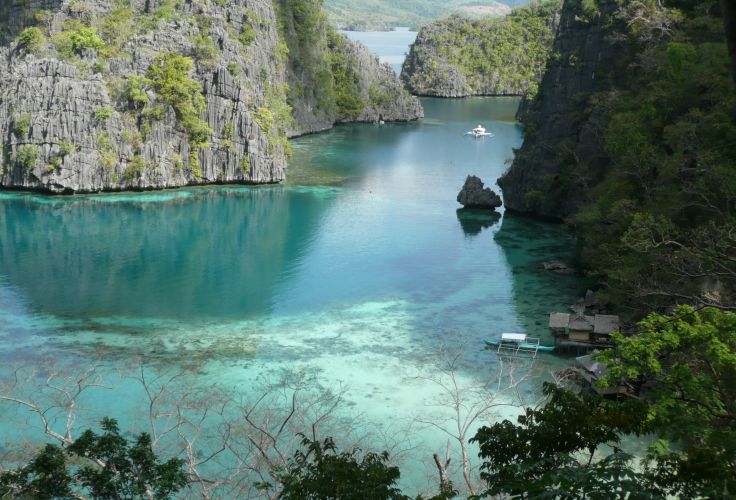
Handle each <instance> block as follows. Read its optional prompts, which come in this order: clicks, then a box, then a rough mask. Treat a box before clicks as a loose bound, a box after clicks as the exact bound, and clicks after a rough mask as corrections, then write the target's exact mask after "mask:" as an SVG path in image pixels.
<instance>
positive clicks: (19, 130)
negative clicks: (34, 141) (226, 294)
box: [13, 114, 31, 138]
mask: <svg viewBox="0 0 736 500" xmlns="http://www.w3.org/2000/svg"><path fill="white" fill-rule="evenodd" d="M30 131H31V115H28V114H23V115H19V116H16V117H15V118H14V119H13V132H14V133H15V135H17V136H18V137H20V138H23V137H28V132H30Z"/></svg>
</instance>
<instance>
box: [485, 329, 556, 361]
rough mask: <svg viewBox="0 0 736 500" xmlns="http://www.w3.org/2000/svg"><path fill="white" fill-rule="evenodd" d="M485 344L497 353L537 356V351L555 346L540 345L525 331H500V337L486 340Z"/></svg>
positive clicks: (546, 350) (550, 350)
mask: <svg viewBox="0 0 736 500" xmlns="http://www.w3.org/2000/svg"><path fill="white" fill-rule="evenodd" d="M485 343H486V346H488V348H489V349H491V350H495V351H496V352H498V353H499V354H505V355H511V356H518V355H522V354H526V355H530V356H531V357H532V358H535V357H537V353H538V352H552V351H554V350H555V348H556V347H557V346H553V345H549V346H548V345H541V344H540V343H539V339H538V338H536V337H527V335H526V334H525V333H502V334H501V338H499V339H493V340H486V341H485Z"/></svg>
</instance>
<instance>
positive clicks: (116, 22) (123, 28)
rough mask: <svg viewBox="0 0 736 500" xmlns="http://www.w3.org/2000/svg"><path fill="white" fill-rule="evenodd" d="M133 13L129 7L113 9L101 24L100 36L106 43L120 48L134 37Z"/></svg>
mask: <svg viewBox="0 0 736 500" xmlns="http://www.w3.org/2000/svg"><path fill="white" fill-rule="evenodd" d="M133 26H134V25H133V11H132V10H131V9H130V8H129V7H120V8H117V9H113V10H112V11H110V13H109V14H108V15H107V16H105V18H104V19H103V20H102V22H101V23H100V36H101V37H102V39H103V40H105V42H107V43H108V44H110V45H112V46H114V47H120V45H122V44H123V43H125V42H126V41H127V40H129V39H130V38H131V37H132V36H133Z"/></svg>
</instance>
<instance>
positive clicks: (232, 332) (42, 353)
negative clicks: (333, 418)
mask: <svg viewBox="0 0 736 500" xmlns="http://www.w3.org/2000/svg"><path fill="white" fill-rule="evenodd" d="M423 103H424V106H425V111H426V116H427V117H426V119H424V120H422V121H420V122H417V123H411V124H391V125H385V126H373V125H350V126H341V127H337V128H335V129H334V130H332V131H329V132H326V133H322V134H318V135H312V136H307V137H303V138H300V139H297V140H294V141H293V144H294V156H293V158H292V159H291V161H290V167H289V180H288V182H287V183H285V184H283V185H278V186H254V187H250V186H222V187H207V188H192V189H180V190H172V191H165V192H158V193H123V194H106V195H97V196H73V197H44V196H39V195H34V194H28V193H15V192H6V193H0V360H2V363H3V366H4V367H5V368H6V369H7V367H10V366H15V365H18V364H21V365H23V364H25V365H26V366H36V365H40V364H43V363H47V362H49V360H50V359H53V360H56V361H59V360H61V361H64V360H67V361H70V362H73V363H76V364H78V365H80V366H81V365H83V364H84V361H85V360H88V359H89V358H90V357H91V356H92V355H93V354H94V353H95V352H97V351H98V350H100V349H103V350H104V351H105V352H106V354H105V366H106V367H107V368H109V369H111V370H116V369H118V370H124V369H125V364H126V362H127V360H129V359H131V358H141V359H143V362H144V364H146V365H150V366H156V367H178V366H184V365H189V364H195V363H196V364H197V365H198V367H199V368H198V372H197V373H198V375H197V376H196V377H199V380H196V377H195V382H201V383H202V384H209V383H213V382H217V383H218V384H220V385H221V386H222V387H224V388H225V389H226V390H227V391H230V393H231V394H233V395H234V396H247V395H248V394H249V391H251V387H252V386H253V383H254V382H253V381H254V380H256V379H258V378H262V379H264V378H265V379H268V378H269V377H276V376H277V374H278V373H279V372H280V371H281V370H282V369H286V368H288V369H299V370H305V371H308V372H309V373H312V374H314V375H315V377H316V378H317V379H318V380H319V381H320V382H321V383H322V384H323V385H324V386H326V387H332V388H335V387H338V386H343V387H345V389H346V391H347V392H346V394H345V403H344V405H343V406H342V409H341V410H340V411H343V412H344V413H345V414H346V415H347V414H349V415H352V416H359V418H358V420H359V421H360V422H361V425H363V424H362V422H365V425H366V426H368V425H370V426H373V427H374V428H375V429H379V430H380V429H389V428H390V429H394V430H396V429H400V428H402V426H405V425H406V426H408V425H409V424H411V423H412V422H413V421H414V418H415V417H416V416H417V415H418V414H425V415H426V414H428V412H435V411H436V412H438V415H439V414H443V413H442V412H443V411H444V410H442V409H441V408H435V407H431V406H428V405H429V404H430V403H431V402H432V401H433V398H436V397H437V387H436V386H434V385H433V384H431V383H427V382H422V381H421V380H418V379H416V378H413V377H414V376H415V375H417V374H426V373H427V372H428V371H429V372H430V373H431V366H430V365H429V364H428V359H433V356H434V353H435V352H436V351H437V349H438V348H439V347H440V346H442V345H445V344H451V345H452V346H453V347H454V348H456V349H459V350H460V352H461V353H462V355H463V358H464V359H465V360H466V361H467V364H466V365H464V367H463V368H462V370H461V371H460V377H461V380H466V381H468V383H470V381H471V380H473V378H474V377H486V376H492V375H493V373H494V372H495V371H496V370H498V360H497V359H496V358H495V357H494V356H493V355H491V354H490V353H489V352H487V351H484V350H482V346H483V339H484V338H488V337H493V336H496V335H498V334H499V333H500V332H502V331H526V332H528V333H530V334H536V335H540V336H542V337H543V338H548V337H547V331H546V327H545V325H546V319H547V314H548V313H549V312H550V311H552V310H555V309H559V308H564V307H566V306H567V304H569V303H570V302H571V301H573V300H574V299H575V298H576V297H578V296H579V295H580V293H581V289H580V286H581V284H580V282H579V281H578V279H576V278H575V277H565V276H559V275H556V274H553V273H548V272H545V271H544V270H543V268H542V262H543V261H545V260H548V259H551V258H561V259H563V260H565V259H569V258H570V255H571V250H572V247H573V245H574V241H573V239H572V236H571V234H570V233H568V232H567V231H566V230H565V229H564V228H563V227H562V226H559V225H554V224H548V223H544V222H539V221H534V220H530V219H525V218H521V217H517V216H512V215H509V214H503V215H500V216H486V217H479V216H477V215H474V214H470V215H464V214H463V213H462V212H458V211H457V210H458V208H459V206H458V204H457V203H456V202H455V197H456V195H457V192H458V190H459V189H460V187H461V186H462V184H463V181H464V179H465V177H466V175H468V174H476V175H479V176H481V178H482V179H484V180H485V181H486V182H489V183H493V181H494V180H495V179H496V178H497V177H498V176H499V175H500V174H501V173H502V172H503V171H504V170H505V168H506V162H507V160H508V159H509V158H510V157H511V155H512V148H514V147H518V146H519V145H520V143H521V130H520V127H519V126H518V125H517V123H516V122H515V121H514V112H515V109H516V106H517V101H516V100H514V99H503V98H483V99H465V100H433V99H425V100H424V101H423ZM477 123H483V124H485V126H486V127H487V128H488V129H489V130H490V131H491V132H493V134H494V137H492V138H486V139H482V140H475V139H472V138H470V137H467V136H464V135H463V132H464V131H466V130H468V129H470V128H472V127H473V126H475V125H476V124H477ZM566 363H567V360H565V359H562V358H556V357H553V356H543V357H541V358H540V359H539V360H538V362H537V364H538V366H539V367H541V371H542V372H546V371H548V370H551V369H554V368H557V367H560V366H562V365H564V364H566ZM540 383H541V379H538V380H535V381H534V382H533V383H531V384H527V385H526V386H525V388H524V391H525V394H526V396H527V397H528V401H531V400H533V398H534V397H535V395H536V394H537V392H538V388H539V384H540ZM103 392H104V393H102V394H100V395H97V396H95V398H93V399H92V400H89V401H87V402H86V408H87V411H88V412H89V414H88V415H89V419H88V421H91V420H92V417H91V415H104V414H112V415H114V416H117V417H118V418H119V419H121V421H122V422H124V426H125V428H126V429H129V430H135V429H138V428H140V422H139V421H137V420H136V417H135V416H134V408H136V407H137V405H138V404H139V401H137V400H136V398H137V397H138V396H140V395H139V394H138V395H136V394H135V393H134V391H133V392H126V386H125V384H123V385H120V386H119V387H118V388H117V389H115V390H110V391H103ZM504 411H505V413H500V414H499V416H498V417H497V418H500V417H501V416H503V415H506V416H508V415H513V414H514V413H515V412H516V411H518V410H517V409H514V408H511V409H505V410H504ZM3 412H5V413H3ZM11 413H12V412H10V410H9V409H8V407H7V405H6V406H0V422H6V424H5V425H3V424H0V437H1V438H2V440H0V442H3V443H5V447H7V448H12V446H13V443H15V442H16V441H17V440H18V438H20V437H21V436H22V437H23V438H27V439H33V438H34V437H33V436H34V434H33V431H32V429H31V427H29V426H19V422H20V421H23V422H25V420H24V419H25V418H27V417H22V416H19V415H18V414H16V413H12V415H11ZM3 415H5V417H3ZM11 417H12V418H11ZM80 422H82V420H80ZM80 425H81V424H80ZM414 427H415V428H416V427H417V426H416V425H414ZM19 429H21V430H22V432H21V431H19ZM37 437H38V436H37V435H36V438H37ZM445 442H446V437H444V436H442V435H441V434H438V433H437V432H430V431H429V430H427V429H424V428H421V426H419V428H417V429H416V434H415V440H414V441H413V442H412V444H411V446H407V448H411V450H409V451H407V454H406V466H405V467H404V473H405V478H404V481H405V484H406V485H408V486H409V487H412V488H415V489H417V490H421V489H422V487H423V485H424V484H426V480H425V477H426V476H427V475H431V474H432V467H433V464H432V458H431V453H432V452H433V451H442V450H443V449H444V443H445ZM368 444H370V443H368Z"/></svg>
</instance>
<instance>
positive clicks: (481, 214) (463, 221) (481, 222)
mask: <svg viewBox="0 0 736 500" xmlns="http://www.w3.org/2000/svg"><path fill="white" fill-rule="evenodd" d="M455 214H456V215H457V220H458V222H460V227H462V228H463V232H464V233H465V236H467V237H472V236H477V235H479V234H480V232H481V231H483V230H484V229H488V228H489V227H492V226H494V225H495V224H496V223H497V222H498V221H499V220H501V215H499V214H498V213H497V212H491V211H488V210H473V209H470V208H458V209H457V211H456V212H455Z"/></svg>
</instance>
